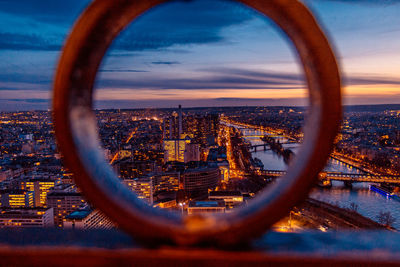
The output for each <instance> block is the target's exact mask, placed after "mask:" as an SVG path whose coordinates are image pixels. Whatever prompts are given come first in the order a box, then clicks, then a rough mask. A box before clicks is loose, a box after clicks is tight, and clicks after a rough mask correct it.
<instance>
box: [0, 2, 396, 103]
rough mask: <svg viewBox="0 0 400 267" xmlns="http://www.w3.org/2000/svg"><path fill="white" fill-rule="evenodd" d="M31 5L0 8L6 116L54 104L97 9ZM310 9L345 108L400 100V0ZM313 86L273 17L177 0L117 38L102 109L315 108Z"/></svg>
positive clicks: (105, 72)
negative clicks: (72, 40)
mask: <svg viewBox="0 0 400 267" xmlns="http://www.w3.org/2000/svg"><path fill="white" fill-rule="evenodd" d="M23 2H24V1H19V2H18V3H14V2H13V1H4V0H3V1H0V14H1V16H0V36H2V38H0V40H1V41H0V60H1V61H2V64H0V70H1V75H0V94H1V97H0V105H1V106H0V110H4V111H6V110H30V109H47V108H49V107H50V106H49V102H50V100H51V82H52V76H53V74H54V71H55V66H56V61H57V58H58V56H59V53H60V49H61V47H62V43H63V42H64V39H65V38H66V36H67V33H68V32H69V31H70V28H71V26H72V24H73V22H74V21H75V20H76V18H77V16H78V15H79V14H80V13H81V11H82V10H83V8H84V7H85V6H86V5H87V3H88V1H69V2H68V3H63V4H61V3H56V2H52V1H39V2H38V3H35V5H34V6H33V5H32V3H31V2H29V1H27V2H26V3H25V4H24V3H23ZM305 3H306V4H307V5H308V6H309V7H310V8H311V9H312V11H313V12H314V13H315V14H316V16H317V17H318V18H319V20H320V23H321V24H322V25H323V26H324V29H325V30H326V32H327V33H328V35H329V36H330V39H331V41H332V44H333V46H334V47H335V48H336V53H337V57H338V60H339V62H340V65H341V68H342V71H343V77H344V86H343V90H344V103H345V104H396V103H400V75H399V73H398V69H399V67H400V66H399V65H400V63H399V62H400V53H399V52H398V51H397V50H398V47H399V45H400V37H399V36H398V34H396V33H397V32H399V31H400V18H399V17H398V16H397V14H398V11H399V10H400V1H393V0H392V1H334V0H330V1H329V0H324V1H311V0H307V1H305ZM62 5H67V6H62ZM371 36H374V37H375V38H371ZM304 88H305V85H304V82H303V78H302V70H301V68H300V66H299V65H298V64H297V62H296V55H295V54H294V53H293V51H292V50H291V44H290V43H288V42H287V40H285V39H284V37H283V36H282V35H281V34H279V33H278V31H277V30H276V28H275V27H273V26H271V23H270V22H269V21H268V20H266V19H265V18H264V17H261V16H260V15H258V14H257V13H256V12H254V11H252V10H250V9H248V8H245V7H243V5H241V4H237V3H234V2H230V1H217V2H215V1H191V2H177V1H174V2H172V3H170V4H165V5H162V6H160V7H157V8H155V9H154V10H152V11H151V12H149V13H147V14H145V15H143V16H142V17H140V18H139V19H138V20H137V21H135V22H134V23H133V24H132V25H131V26H130V27H128V29H127V30H126V31H125V32H123V33H122V35H121V36H120V37H118V38H117V40H116V42H115V43H114V44H113V46H112V47H111V48H110V50H109V52H108V54H107V57H106V58H105V60H104V62H103V65H102V66H101V68H100V71H99V75H98V80H97V86H96V89H97V90H96V93H95V99H96V102H95V103H96V105H95V107H96V108H144V107H175V106H176V105H177V104H183V105H184V106H186V107H188V106H245V105H249V106H252V105H306V104H307V101H306V99H305V98H306V91H305V89H304Z"/></svg>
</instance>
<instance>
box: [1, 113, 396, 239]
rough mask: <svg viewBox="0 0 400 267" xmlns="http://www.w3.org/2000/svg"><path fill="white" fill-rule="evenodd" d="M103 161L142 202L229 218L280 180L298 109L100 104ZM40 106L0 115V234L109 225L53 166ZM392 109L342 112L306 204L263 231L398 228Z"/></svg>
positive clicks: (58, 162) (298, 137)
mask: <svg viewBox="0 0 400 267" xmlns="http://www.w3.org/2000/svg"><path fill="white" fill-rule="evenodd" d="M95 114H96V116H97V119H98V127H99V137H100V140H101V143H102V146H103V151H104V157H105V158H106V160H107V161H108V162H109V163H110V165H111V167H112V168H113V169H114V171H115V173H116V174H117V176H118V177H119V179H120V181H121V183H123V184H124V185H125V186H127V187H128V188H129V189H131V190H132V191H133V192H134V193H135V194H136V195H137V196H138V197H139V198H140V199H142V200H143V201H144V202H145V203H147V204H148V205H149V206H151V207H154V208H159V209H166V210H170V211H171V212H178V213H182V214H184V215H187V216H191V215H192V214H197V213H204V212H209V213H229V212H234V211H235V209H236V208H240V207H242V206H245V205H248V203H249V202H251V200H252V198H254V197H255V196H256V195H257V193H259V192H260V191H261V190H263V189H264V188H268V186H270V185H271V184H273V183H277V182H279V181H280V179H284V178H282V177H283V175H284V174H285V171H286V169H287V166H288V165H289V164H290V163H291V162H292V161H293V159H294V158H295V157H297V156H300V155H298V154H297V153H298V151H299V148H300V146H301V142H302V139H303V133H302V126H303V125H304V121H305V120H306V114H307V108H305V107H293V106H292V107H286V106H277V107H262V106H254V107H253V106H245V107H204V108H202V107H182V106H181V105H179V106H177V107H175V108H159V109H150V108H148V109H121V110H120V109H99V110H95ZM51 115H52V114H51V112H50V111H23V112H1V113H0V124H1V127H0V149H1V150H0V196H1V197H0V203H1V208H0V209H1V214H0V227H57V228H64V229H71V228H79V229H93V228H102V229H109V228H115V227H118V226H117V225H115V224H114V223H113V222H112V221H110V220H109V219H108V218H107V217H106V216H105V215H103V214H102V213H101V212H100V211H99V210H97V209H96V207H94V206H92V205H90V203H88V202H87V201H86V200H85V197H84V195H83V194H82V193H81V192H80V190H79V188H77V186H76V185H75V184H74V175H73V174H72V173H70V172H69V171H68V169H66V168H65V167H64V166H63V163H62V155H61V154H60V153H59V151H58V149H57V145H56V143H55V138H54V129H53V124H52V118H51ZM399 156H400V105H364V106H346V107H345V108H344V118H343V123H342V127H341V131H340V134H339V135H338V137H337V138H336V141H335V146H334V150H333V152H332V154H331V157H330V159H329V161H328V163H327V166H326V168H325V169H324V171H322V172H321V173H320V174H319V177H318V184H316V185H315V188H314V189H313V190H312V191H311V193H310V195H309V198H308V199H307V200H306V201H305V202H304V203H303V204H301V205H299V206H296V207H294V208H293V210H292V211H291V212H290V214H288V215H287V217H285V218H284V219H282V220H281V221H280V222H278V223H277V224H275V225H274V227H273V229H274V230H276V231H283V232H298V231H304V230H318V231H324V232H325V231H331V230H337V229H386V230H391V231H396V229H399V227H400V212H399V209H398V206H399V205H400V186H399V184H400V173H399V170H400V166H399V165H400V161H399V159H398V157H399Z"/></svg>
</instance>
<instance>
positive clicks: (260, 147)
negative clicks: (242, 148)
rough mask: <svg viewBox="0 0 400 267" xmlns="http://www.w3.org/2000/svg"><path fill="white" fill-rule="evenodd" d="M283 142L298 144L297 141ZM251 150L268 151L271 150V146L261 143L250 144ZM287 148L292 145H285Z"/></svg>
mask: <svg viewBox="0 0 400 267" xmlns="http://www.w3.org/2000/svg"><path fill="white" fill-rule="evenodd" d="M281 144H297V143H296V142H292V141H287V142H283V143H281ZM249 148H250V151H251V152H257V151H262V150H264V151H267V150H271V147H270V146H269V145H268V144H259V145H251V146H249ZM284 148H285V149H286V148H292V147H284Z"/></svg>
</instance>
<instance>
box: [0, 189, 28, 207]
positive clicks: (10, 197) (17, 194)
mask: <svg viewBox="0 0 400 267" xmlns="http://www.w3.org/2000/svg"><path fill="white" fill-rule="evenodd" d="M0 201H1V202H0V204H1V207H11V208H20V207H21V208H29V207H30V208H33V207H34V194H33V192H32V191H26V190H18V189H15V190H1V191H0Z"/></svg>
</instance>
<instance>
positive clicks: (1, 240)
mask: <svg viewBox="0 0 400 267" xmlns="http://www.w3.org/2000/svg"><path fill="white" fill-rule="evenodd" d="M399 263H400V235H399V234H398V233H393V232H380V231H377V232H366V231H360V232H330V233H322V232H307V233H295V234H293V233H276V232H270V233H267V234H265V235H264V236H263V237H262V238H261V239H259V240H257V241H255V242H254V243H253V244H250V245H249V246H244V247H236V248H234V249H232V250H221V249H210V248H181V247H179V248H175V247H160V248H154V249H149V248H142V247H139V246H138V245H136V244H135V242H134V241H133V240H132V239H131V238H130V237H129V236H127V235H126V234H124V233H121V232H118V231H116V230H111V231H102V230H90V231H68V230H67V231H66V230H56V229H18V230H12V229H9V230H4V229H2V230H0V265H1V266H16V265H18V266H38V265H40V266H56V265H57V266H71V265H78V266H81V265H82V266H83V265H84V266H105V265H115V266H120V265H130V266H132V265H135V266H153V265H158V266H177V265H178V266H191V267H192V266H227V265H228V266H241V267H243V265H246V266H247V265H251V266H288V265H302V266H315V265H324V266H331V265H347V266H348V265H351V266H365V265H369V266H395V265H396V266H397V265H399Z"/></svg>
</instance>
